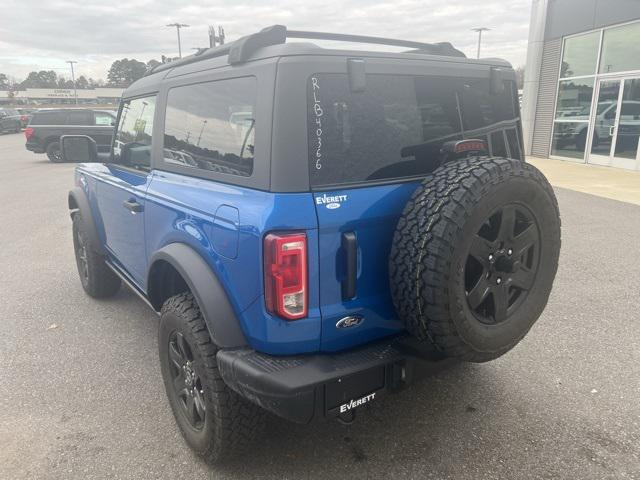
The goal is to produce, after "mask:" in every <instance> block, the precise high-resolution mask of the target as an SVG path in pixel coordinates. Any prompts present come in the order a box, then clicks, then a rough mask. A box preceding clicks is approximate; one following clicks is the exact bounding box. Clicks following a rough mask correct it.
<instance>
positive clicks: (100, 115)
mask: <svg viewBox="0 0 640 480" xmlns="http://www.w3.org/2000/svg"><path fill="white" fill-rule="evenodd" d="M95 119H96V125H106V126H109V125H115V123H116V119H115V118H114V117H113V116H112V115H109V114H108V113H105V112H96V113H95Z"/></svg>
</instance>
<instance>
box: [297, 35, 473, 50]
mask: <svg viewBox="0 0 640 480" xmlns="http://www.w3.org/2000/svg"><path fill="white" fill-rule="evenodd" d="M287 38H308V39H313V40H336V41H339V42H351V43H369V44H378V45H389V46H394V47H407V48H413V49H414V50H413V51H409V52H404V53H429V54H432V55H449V56H452V57H466V55H465V54H464V53H462V52H461V51H460V50H458V49H456V48H454V47H453V45H451V44H450V43H449V42H440V43H422V42H413V41H411V40H397V39H395V38H383V37H370V36H368V35H349V34H345V33H327V32H305V31H302V30H287Z"/></svg>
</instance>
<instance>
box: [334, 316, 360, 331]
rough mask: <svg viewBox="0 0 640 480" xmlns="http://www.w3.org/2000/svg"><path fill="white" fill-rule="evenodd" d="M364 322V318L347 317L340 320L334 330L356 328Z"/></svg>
mask: <svg viewBox="0 0 640 480" xmlns="http://www.w3.org/2000/svg"><path fill="white" fill-rule="evenodd" d="M363 321H364V317H361V316H360V315H349V316H348V317H344V318H341V319H340V320H338V322H337V323H336V328H349V327H357V326H358V325H360V324H361V323H362V322H363Z"/></svg>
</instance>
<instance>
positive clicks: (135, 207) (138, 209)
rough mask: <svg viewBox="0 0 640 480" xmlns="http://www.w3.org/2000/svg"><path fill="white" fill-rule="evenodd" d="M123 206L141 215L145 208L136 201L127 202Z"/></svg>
mask: <svg viewBox="0 0 640 480" xmlns="http://www.w3.org/2000/svg"><path fill="white" fill-rule="evenodd" d="M122 206H123V207H124V208H126V209H127V210H129V211H130V212H131V213H134V214H135V213H141V212H142V211H143V210H144V207H143V206H142V205H141V204H139V203H138V202H136V201H135V200H134V199H131V200H125V201H124V203H123V204H122Z"/></svg>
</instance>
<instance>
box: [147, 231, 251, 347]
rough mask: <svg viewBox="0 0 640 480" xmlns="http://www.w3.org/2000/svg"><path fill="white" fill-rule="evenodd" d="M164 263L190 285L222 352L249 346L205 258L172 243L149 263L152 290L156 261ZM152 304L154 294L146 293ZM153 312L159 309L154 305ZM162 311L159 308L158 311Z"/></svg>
mask: <svg viewBox="0 0 640 480" xmlns="http://www.w3.org/2000/svg"><path fill="white" fill-rule="evenodd" d="M159 260H163V261H165V262H167V263H169V264H170V265H171V266H172V267H174V268H175V269H176V270H177V272H178V273H179V274H180V275H181V276H182V278H183V279H184V280H185V282H186V283H187V285H188V287H189V289H190V290H191V293H192V294H193V296H194V297H195V299H196V301H197V302H198V306H199V307H200V310H201V311H202V315H203V317H204V320H205V323H206V324H207V328H208V330H209V334H210V335H211V339H212V340H213V342H214V343H215V344H216V346H218V347H219V348H233V347H241V346H246V345H247V340H246V338H245V336H244V333H243V332H242V329H241V327H240V322H239V320H238V318H237V316H236V314H235V311H234V309H233V307H232V306H231V303H230V302H229V297H228V296H227V292H226V291H225V290H224V288H223V287H222V285H221V283H220V281H219V280H218V277H217V276H216V275H215V274H214V272H213V271H212V270H211V267H209V265H208V264H207V262H205V260H204V259H203V258H202V256H201V255H200V254H199V253H197V252H196V251H195V250H194V249H193V248H191V247H190V246H188V245H186V244H184V243H170V244H169V245H166V246H164V247H163V248H161V249H160V250H158V251H157V252H155V253H154V254H153V255H152V256H151V259H150V260H149V270H148V271H147V279H148V281H147V285H148V286H151V283H150V282H151V278H150V275H151V272H152V269H153V266H154V264H156V262H157V261H159ZM147 293H148V296H149V297H150V298H149V299H150V300H151V301H152V303H153V300H152V299H151V296H152V292H150V291H149V292H147ZM154 308H158V306H157V305H154ZM158 309H159V308H158Z"/></svg>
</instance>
